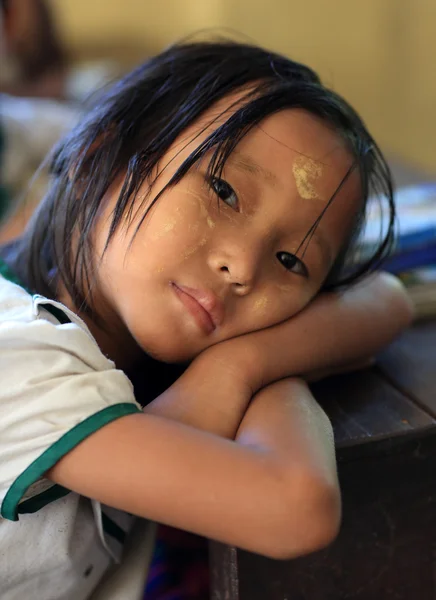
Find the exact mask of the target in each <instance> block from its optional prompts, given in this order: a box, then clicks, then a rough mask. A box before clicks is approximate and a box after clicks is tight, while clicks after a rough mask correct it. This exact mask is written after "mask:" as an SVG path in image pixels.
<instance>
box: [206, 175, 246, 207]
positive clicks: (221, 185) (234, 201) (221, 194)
mask: <svg viewBox="0 0 436 600" xmlns="http://www.w3.org/2000/svg"><path fill="white" fill-rule="evenodd" d="M209 185H210V187H211V188H212V190H213V191H214V192H215V194H216V195H217V196H218V198H219V199H220V200H222V201H223V202H225V203H226V204H227V205H228V206H230V208H233V210H236V211H237V212H239V200H238V196H237V195H236V192H235V190H234V189H233V188H232V186H231V185H230V184H229V183H227V181H225V180H224V179H221V178H220V177H211V178H210V182H209Z"/></svg>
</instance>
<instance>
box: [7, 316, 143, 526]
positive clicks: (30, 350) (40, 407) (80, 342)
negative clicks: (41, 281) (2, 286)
mask: <svg viewBox="0 0 436 600" xmlns="http://www.w3.org/2000/svg"><path fill="white" fill-rule="evenodd" d="M0 381H1V386H0V505H1V510H0V515H1V517H3V518H7V519H11V520H17V519H18V513H19V512H34V510H29V502H28V500H29V498H30V499H32V498H34V497H35V496H38V498H39V502H37V503H36V505H38V506H39V507H41V506H43V505H44V502H42V504H41V496H45V497H46V498H48V497H49V496H50V497H52V498H53V491H55V494H54V495H55V496H57V497H59V496H60V495H63V494H64V493H67V491H66V490H64V489H63V488H60V486H55V485H54V484H53V483H52V482H48V481H47V480H45V482H44V479H43V475H44V473H45V472H46V471H47V470H48V469H50V468H51V467H52V466H53V465H54V464H55V463H56V462H57V461H58V460H59V459H60V458H61V457H62V456H64V455H65V454H67V453H68V452H69V451H70V450H72V449H73V448H74V447H75V446H77V444H79V443H80V442H81V441H82V440H84V439H85V438H86V437H88V436H89V435H91V434H92V433H94V432H95V431H97V430H98V429H100V428H101V427H103V426H104V425H106V424H107V423H109V422H111V421H113V420H114V419H118V418H119V417H121V416H124V415H127V414H131V413H134V412H139V411H140V410H141V408H140V406H139V404H138V403H137V402H136V401H135V398H134V394H133V387H132V385H131V383H130V381H129V379H128V378H127V377H126V375H125V374H124V373H123V372H122V371H119V370H117V369H116V368H115V366H114V364H113V363H112V362H111V361H110V360H108V359H107V358H106V357H105V356H104V355H103V354H102V353H101V351H100V350H99V348H98V346H97V344H96V342H95V340H94V339H93V338H92V337H91V336H90V334H89V332H87V331H85V330H84V329H82V328H81V327H80V326H79V325H77V324H76V323H67V324H59V323H55V322H53V321H52V322H51V321H50V320H48V319H47V320H46V319H34V320H32V321H28V322H20V321H17V320H11V321H7V320H6V321H4V320H3V321H1V322H0ZM41 484H42V488H45V489H43V491H42V492H41V489H42V488H41ZM51 488H60V489H55V490H53V489H52V490H51V492H50V493H47V492H48V491H50V489H51ZM42 500H43V499H42ZM45 503H48V500H47V502H45ZM23 505H25V506H26V510H20V506H23ZM35 510H36V509H35Z"/></svg>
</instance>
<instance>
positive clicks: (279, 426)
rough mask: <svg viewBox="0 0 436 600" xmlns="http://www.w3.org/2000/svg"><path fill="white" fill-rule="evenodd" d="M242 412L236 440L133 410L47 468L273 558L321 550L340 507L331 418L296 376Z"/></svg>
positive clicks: (114, 501) (119, 502) (84, 487)
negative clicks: (133, 411) (132, 413)
mask: <svg viewBox="0 0 436 600" xmlns="http://www.w3.org/2000/svg"><path fill="white" fill-rule="evenodd" d="M179 401H180V402H181V403H182V404H183V403H184V398H183V397H182V396H180V397H179ZM244 414H245V416H244V418H243V419H242V422H241V424H240V427H239V429H238V433H237V440H236V441H231V440H225V439H223V438H221V437H218V436H216V435H210V434H209V433H206V432H204V431H199V430H198V429H197V428H193V427H189V426H186V425H184V424H181V423H180V422H176V421H175V420H173V419H168V418H161V417H160V416H156V415H153V414H134V415H128V416H125V417H122V418H120V419H117V420H115V421H113V422H111V423H110V424H108V425H106V426H105V427H102V428H101V429H100V430H98V431H97V432H95V433H93V434H92V435H90V436H89V437H88V438H86V439H85V440H84V441H82V442H81V443H80V444H79V445H77V446H76V447H75V448H74V449H73V450H71V451H70V452H69V453H68V454H67V455H65V456H64V457H63V458H61V459H60V460H59V461H58V463H56V465H55V466H54V467H53V468H52V469H51V470H50V471H49V472H48V473H47V477H48V478H49V479H52V480H53V481H55V482H56V483H59V484H60V485H63V486H64V487H67V488H68V489H71V490H73V491H76V492H78V493H80V494H82V495H84V496H87V497H90V498H95V499H97V500H99V501H100V502H102V503H104V504H107V505H109V506H114V507H116V508H119V509H121V510H125V511H127V512H130V513H132V514H136V515H139V516H142V517H146V518H149V519H152V520H156V521H159V522H163V523H167V524H168V525H172V526H173V527H178V528H182V529H187V530H189V531H192V532H194V533H197V534H200V535H203V536H206V537H210V538H214V539H217V540H220V541H222V542H224V543H227V544H232V545H237V546H240V547H242V548H245V549H247V550H249V551H252V552H257V553H261V554H265V555H267V556H271V557H273V558H291V557H295V556H298V555H300V554H305V553H307V552H311V551H314V550H318V549H320V548H321V547H323V546H325V545H326V544H327V543H329V542H330V541H332V539H333V537H334V536H335V535H336V533H337V529H338V524H339V516H340V498H339V491H338V486H337V479H336V471H335V466H334V451H333V444H332V434H331V427H330V425H329V422H328V420H327V418H326V417H325V415H324V413H323V412H322V411H321V410H320V408H319V407H318V405H317V404H316V403H315V402H314V400H313V398H312V397H311V395H310V393H309V391H308V390H307V387H306V386H305V385H304V384H303V383H302V382H299V381H289V380H287V381H280V382H278V383H276V384H273V385H271V386H269V387H268V388H266V389H263V390H261V392H259V393H258V394H257V395H256V396H255V397H254V399H253V401H252V404H250V407H249V408H248V410H246V411H245V413H244ZM181 498H182V499H183V501H181Z"/></svg>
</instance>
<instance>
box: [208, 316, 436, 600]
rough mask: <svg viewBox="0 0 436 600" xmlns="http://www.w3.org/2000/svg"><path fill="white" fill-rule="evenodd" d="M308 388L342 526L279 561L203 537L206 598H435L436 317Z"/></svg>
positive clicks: (243, 599) (235, 599)
mask: <svg viewBox="0 0 436 600" xmlns="http://www.w3.org/2000/svg"><path fill="white" fill-rule="evenodd" d="M314 393H315V395H316V397H317V398H318V399H319V400H320V401H321V402H322V404H323V406H324V407H325V409H326V411H327V413H328V414H329V416H330V418H331V419H332V422H333V426H334V430H335V436H336V442H337V457H338V465H339V477H340V482H341V488H342V495H343V523H342V528H341V532H340V534H339V536H338V538H337V540H336V541H335V542H334V543H333V544H332V545H331V546H330V547H329V548H327V549H326V550H323V551H321V552H317V553H315V554H312V555H310V556H307V557H304V558H299V559H296V560H292V561H285V562H282V561H274V560H269V559H266V558H263V557H260V556H258V555H255V554H250V553H248V552H243V551H240V550H237V549H235V548H232V547H228V546H224V545H222V544H218V543H216V542H211V543H210V556H211V576H212V600H342V599H344V600H345V599H352V600H390V599H392V600H394V599H395V600H435V599H436V322H431V323H425V324H420V325H417V326H415V327H414V328H413V329H411V330H410V331H408V332H406V333H405V334H404V335H403V336H402V337H401V338H400V339H399V340H398V341H397V342H395V343H394V344H393V345H392V346H391V347H390V348H389V349H388V350H387V351H386V352H385V353H384V354H383V355H382V356H381V358H380V360H379V361H378V364H377V366H376V367H374V368H373V369H371V370H368V371H365V372H362V373H355V374H352V375H347V376H341V377H337V378H332V379H330V380H328V381H325V382H322V383H321V384H317V385H316V386H314Z"/></svg>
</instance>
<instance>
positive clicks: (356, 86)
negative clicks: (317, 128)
mask: <svg viewBox="0 0 436 600" xmlns="http://www.w3.org/2000/svg"><path fill="white" fill-rule="evenodd" d="M51 4H52V5H53V7H54V9H55V12H56V15H57V17H58V21H59V26H60V28H61V31H62V33H63V35H64V37H65V39H66V42H67V44H68V45H69V46H70V48H72V49H73V50H74V49H78V48H83V47H88V46H90V47H96V46H99V45H101V46H104V47H108V46H110V45H111V44H112V43H113V44H115V45H116V46H118V47H121V46H123V45H126V46H129V47H132V46H134V47H137V48H138V49H144V51H145V52H148V51H150V50H152V51H156V50H159V49H160V48H162V47H163V46H165V45H166V44H168V43H171V42H172V41H174V40H175V39H178V38H180V37H182V36H185V35H188V34H190V33H192V32H193V31H196V30H199V29H202V28H208V27H230V28H233V29H234V30H237V31H238V32H240V33H241V34H243V35H245V36H247V38H248V39H250V40H252V41H255V42H257V43H260V44H263V45H266V46H269V47H270V48H272V49H274V50H278V51H280V52H283V53H286V54H288V55H289V56H291V57H293V58H296V59H298V60H302V61H304V62H307V63H308V64H310V65H311V66H313V67H314V68H315V69H316V70H318V71H319V73H320V74H321V75H322V77H323V78H324V80H325V81H326V82H327V83H329V84H330V85H331V86H333V87H334V88H335V89H336V90H337V91H339V92H340V93H341V94H343V95H344V96H345V97H346V98H347V99H348V100H349V101H350V102H351V103H352V104H353V105H354V106H355V107H356V108H357V109H358V110H359V111H360V113H361V114H362V116H363V117H364V119H365V120H366V122H367V124H368V125H369V127H370V129H371V130H372V132H373V133H374V135H375V137H376V138H377V139H378V140H379V142H380V143H381V145H382V146H383V147H384V148H385V149H386V150H387V151H389V152H391V153H394V154H397V155H398V156H399V157H401V158H403V159H406V160H407V161H409V162H410V163H412V164H415V165H417V166H419V167H421V168H425V169H427V170H428V171H430V172H433V173H434V172H436V141H435V140H436V115H435V109H436V68H435V66H434V63H435V61H436V0H365V1H364V2H358V1H357V0H354V1H353V0H300V1H299V2H297V1H295V0H159V1H155V0H51Z"/></svg>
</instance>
